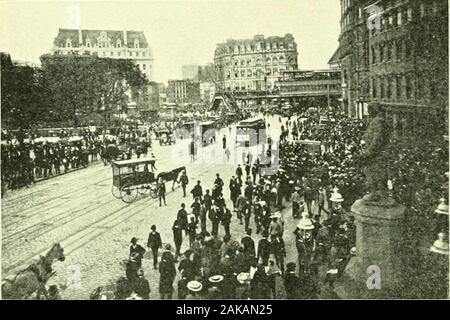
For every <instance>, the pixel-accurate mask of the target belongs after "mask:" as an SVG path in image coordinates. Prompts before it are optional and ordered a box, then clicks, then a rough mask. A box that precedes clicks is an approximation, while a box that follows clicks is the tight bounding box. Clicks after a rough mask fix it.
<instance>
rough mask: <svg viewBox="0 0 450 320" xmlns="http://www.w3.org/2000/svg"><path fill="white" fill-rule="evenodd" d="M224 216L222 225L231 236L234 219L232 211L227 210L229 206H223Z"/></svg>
mask: <svg viewBox="0 0 450 320" xmlns="http://www.w3.org/2000/svg"><path fill="white" fill-rule="evenodd" d="M223 210H224V212H223V215H222V225H223V229H224V231H225V234H226V235H228V236H230V235H231V234H230V223H231V218H232V216H233V215H232V214H231V211H230V209H228V208H227V206H226V205H225V204H224V206H223Z"/></svg>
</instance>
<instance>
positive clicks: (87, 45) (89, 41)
mask: <svg viewBox="0 0 450 320" xmlns="http://www.w3.org/2000/svg"><path fill="white" fill-rule="evenodd" d="M86 47H88V48H90V47H92V43H91V39H86Z"/></svg>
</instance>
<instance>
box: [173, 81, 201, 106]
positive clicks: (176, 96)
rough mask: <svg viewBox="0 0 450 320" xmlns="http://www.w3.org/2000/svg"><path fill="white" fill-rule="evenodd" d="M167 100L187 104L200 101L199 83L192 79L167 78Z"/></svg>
mask: <svg viewBox="0 0 450 320" xmlns="http://www.w3.org/2000/svg"><path fill="white" fill-rule="evenodd" d="M166 93H167V102H169V103H178V104H188V103H198V102H200V83H199V82H196V81H192V80H169V81H168V83H167V89H166Z"/></svg>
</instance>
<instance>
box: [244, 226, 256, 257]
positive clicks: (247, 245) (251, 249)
mask: <svg viewBox="0 0 450 320" xmlns="http://www.w3.org/2000/svg"><path fill="white" fill-rule="evenodd" d="M245 233H246V234H245V236H243V237H242V239H241V244H242V247H243V248H244V255H245V256H246V257H248V258H254V257H255V255H256V251H255V241H253V239H252V229H251V228H247V229H246V231H245Z"/></svg>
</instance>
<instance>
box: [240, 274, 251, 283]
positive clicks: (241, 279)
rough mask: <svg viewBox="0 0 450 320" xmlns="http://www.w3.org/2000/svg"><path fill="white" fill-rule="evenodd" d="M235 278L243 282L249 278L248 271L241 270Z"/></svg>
mask: <svg viewBox="0 0 450 320" xmlns="http://www.w3.org/2000/svg"><path fill="white" fill-rule="evenodd" d="M237 280H238V281H239V283H241V284H244V283H246V282H248V281H249V280H250V273H248V272H241V273H239V274H238V275H237Z"/></svg>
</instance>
